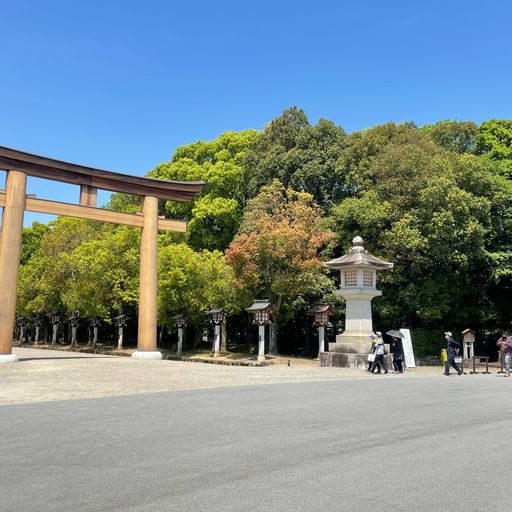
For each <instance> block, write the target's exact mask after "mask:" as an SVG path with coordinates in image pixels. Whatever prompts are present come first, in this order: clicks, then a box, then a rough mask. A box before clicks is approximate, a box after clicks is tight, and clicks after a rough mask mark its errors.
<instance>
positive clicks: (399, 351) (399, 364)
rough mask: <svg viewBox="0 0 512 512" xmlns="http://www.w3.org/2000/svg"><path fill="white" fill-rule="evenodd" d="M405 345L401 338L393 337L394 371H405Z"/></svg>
mask: <svg viewBox="0 0 512 512" xmlns="http://www.w3.org/2000/svg"><path fill="white" fill-rule="evenodd" d="M403 360H404V346H403V343H402V339H401V338H395V337H393V368H394V370H393V373H404V367H403Z"/></svg>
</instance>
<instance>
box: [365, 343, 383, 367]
mask: <svg viewBox="0 0 512 512" xmlns="http://www.w3.org/2000/svg"><path fill="white" fill-rule="evenodd" d="M376 339H377V336H375V334H370V341H371V342H372V346H371V347H370V352H369V353H368V368H367V370H366V371H367V372H369V371H371V369H372V365H373V362H374V361H375V340H376ZM379 372H380V368H379Z"/></svg>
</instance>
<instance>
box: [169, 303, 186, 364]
mask: <svg viewBox="0 0 512 512" xmlns="http://www.w3.org/2000/svg"><path fill="white" fill-rule="evenodd" d="M172 319H173V320H174V325H175V326H176V327H177V328H178V348H177V350H176V355H177V356H181V353H182V352H183V333H184V331H185V327H186V326H187V317H186V316H185V315H184V314H183V313H181V314H179V315H176V316H174V317H173V318H172Z"/></svg>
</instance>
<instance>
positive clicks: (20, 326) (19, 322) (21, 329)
mask: <svg viewBox="0 0 512 512" xmlns="http://www.w3.org/2000/svg"><path fill="white" fill-rule="evenodd" d="M26 323H27V319H26V318H25V317H24V316H23V315H22V316H19V317H18V318H16V325H17V326H18V329H19V336H20V345H22V344H23V342H24V341H25V324H26Z"/></svg>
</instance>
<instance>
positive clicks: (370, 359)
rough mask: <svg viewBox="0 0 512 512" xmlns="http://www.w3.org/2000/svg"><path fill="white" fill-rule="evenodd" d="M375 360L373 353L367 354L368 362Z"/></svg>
mask: <svg viewBox="0 0 512 512" xmlns="http://www.w3.org/2000/svg"><path fill="white" fill-rule="evenodd" d="M374 361H375V354H368V362H369V363H373V362H374Z"/></svg>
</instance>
